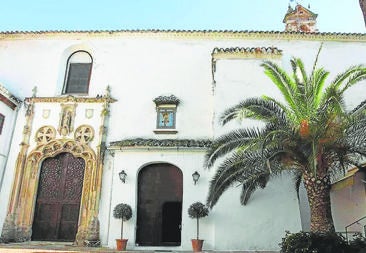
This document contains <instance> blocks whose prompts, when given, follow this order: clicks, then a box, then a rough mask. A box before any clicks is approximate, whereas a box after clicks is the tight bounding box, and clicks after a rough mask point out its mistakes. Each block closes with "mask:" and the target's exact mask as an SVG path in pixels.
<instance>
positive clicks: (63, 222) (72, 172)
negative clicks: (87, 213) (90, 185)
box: [32, 153, 85, 242]
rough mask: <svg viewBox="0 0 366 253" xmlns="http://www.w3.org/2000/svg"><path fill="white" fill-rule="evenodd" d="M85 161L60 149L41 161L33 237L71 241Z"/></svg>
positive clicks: (73, 234) (74, 231)
mask: <svg viewBox="0 0 366 253" xmlns="http://www.w3.org/2000/svg"><path fill="white" fill-rule="evenodd" d="M84 170H85V161H84V159H83V158H80V157H74V156H73V155H72V154H71V153H61V154H58V155H56V156H55V157H50V158H47V159H45V160H44V161H43V163H42V167H41V172H40V176H39V185H38V191H37V200H36V206H35V212H34V220H33V226H32V231H33V233H32V240H37V241H70V242H72V241H74V240H75V236H76V233H77V229H78V223H79V210H80V201H81V196H82V189H83V180H84Z"/></svg>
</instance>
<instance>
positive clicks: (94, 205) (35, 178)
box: [1, 89, 115, 245]
mask: <svg viewBox="0 0 366 253" xmlns="http://www.w3.org/2000/svg"><path fill="white" fill-rule="evenodd" d="M109 94H110V93H109V89H107V94H106V95H105V96H103V97H98V98H74V97H72V96H68V97H66V98H65V97H60V98H39V97H32V98H28V99H26V105H27V108H26V124H25V126H24V131H23V140H22V143H21V144H20V152H19V154H18V158H17V161H16V168H15V169H16V170H15V177H14V184H13V189H12V193H11V196H10V203H9V207H8V214H7V217H6V220H5V223H4V227H3V230H2V235H1V240H2V241H5V242H11V241H15V242H22V241H29V240H31V236H32V223H33V218H34V209H35V204H36V199H37V187H38V183H39V174H40V169H41V164H42V162H43V161H44V160H45V159H46V158H48V157H54V156H56V155H58V154H60V153H63V152H69V153H71V154H72V155H73V156H74V157H81V158H82V159H83V160H84V161H85V173H84V182H83V188H82V197H81V203H80V212H79V224H78V229H77V234H76V238H75V243H76V244H77V245H85V244H88V245H90V243H91V242H92V244H93V245H98V242H99V221H98V212H99V200H100V191H101V182H102V171H103V159H104V151H105V130H106V121H107V117H108V115H109V104H110V103H112V102H114V101H115V100H114V99H112V98H111V97H110V95H109ZM42 102H55V103H60V102H62V103H65V102H66V104H61V108H62V110H61V115H60V120H59V125H58V133H59V135H60V137H59V138H57V137H56V130H55V128H54V127H53V126H51V125H47V126H42V127H40V128H39V129H38V130H37V131H35V133H34V138H35V139H34V140H35V142H36V147H35V148H34V149H33V150H31V151H30V152H28V149H29V143H30V137H31V135H32V132H31V131H30V129H32V124H33V118H34V104H35V103H42ZM68 102H69V103H68ZM78 103H101V104H102V106H101V114H100V115H101V116H100V120H101V122H100V131H99V136H98V138H97V145H96V148H95V150H94V149H93V148H92V147H91V146H90V142H91V141H92V140H93V139H94V137H95V136H94V132H95V131H94V129H93V127H92V126H89V125H80V126H78V127H77V128H76V130H75V132H73V130H74V126H73V125H74V118H75V117H76V112H75V108H76V106H77V104H78ZM72 132H73V133H74V134H73V138H66V137H67V136H69V135H70V134H71V133H72Z"/></svg>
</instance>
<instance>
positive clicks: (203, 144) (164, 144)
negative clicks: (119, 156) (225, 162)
mask: <svg viewBox="0 0 366 253" xmlns="http://www.w3.org/2000/svg"><path fill="white" fill-rule="evenodd" d="M211 144H212V141H211V140H207V139H206V140H202V139H200V140H198V139H144V138H135V139H124V140H120V141H113V142H111V143H110V144H109V146H108V149H109V150H121V149H141V148H143V149H146V148H155V149H172V148H173V149H180V148H183V149H207V148H208V147H210V146H211Z"/></svg>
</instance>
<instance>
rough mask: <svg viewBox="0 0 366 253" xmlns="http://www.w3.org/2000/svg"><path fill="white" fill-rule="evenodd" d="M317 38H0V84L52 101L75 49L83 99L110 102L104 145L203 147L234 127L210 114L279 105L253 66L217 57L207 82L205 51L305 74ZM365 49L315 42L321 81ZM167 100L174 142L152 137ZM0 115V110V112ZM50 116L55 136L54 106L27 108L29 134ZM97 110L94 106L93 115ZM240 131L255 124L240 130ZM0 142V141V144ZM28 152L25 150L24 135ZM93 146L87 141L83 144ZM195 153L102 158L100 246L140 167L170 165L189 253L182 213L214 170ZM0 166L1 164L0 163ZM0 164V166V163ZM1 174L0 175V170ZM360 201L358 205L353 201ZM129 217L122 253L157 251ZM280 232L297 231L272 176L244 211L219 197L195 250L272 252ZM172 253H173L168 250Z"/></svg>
mask: <svg viewBox="0 0 366 253" xmlns="http://www.w3.org/2000/svg"><path fill="white" fill-rule="evenodd" d="M320 44H321V39H319V40H313V41H312V40H291V39H266V38H264V37H263V38H260V39H259V38H256V39H253V38H250V39H245V38H241V39H226V38H225V36H222V37H220V38H215V39H209V38H199V39H198V38H196V39H194V38H189V39H187V38H171V37H167V38H161V37H154V36H153V35H152V36H138V35H135V36H134V35H131V36H128V35H125V36H113V35H111V36H100V37H98V36H91V37H85V36H81V37H80V38H77V36H76V38H75V36H70V38H69V37H68V36H67V35H64V36H57V35H55V36H54V37H52V38H49V37H42V35H40V36H39V37H36V38H34V37H33V38H26V37H25V38H18V39H6V38H2V39H1V40H0V69H1V72H0V82H1V83H3V84H4V85H6V87H7V88H8V89H9V90H10V91H11V92H12V93H13V94H15V95H16V96H18V97H21V98H24V97H30V96H32V91H31V90H32V88H33V87H34V86H37V87H38V89H37V90H38V92H37V96H40V97H53V96H60V94H61V91H62V87H63V82H64V76H65V66H66V60H67V57H68V56H69V55H70V54H71V53H72V52H74V51H76V50H86V51H88V52H89V53H90V54H91V55H92V57H93V60H94V63H93V69H92V76H91V82H90V89H89V96H90V97H95V96H97V95H98V94H104V93H105V89H106V87H107V86H108V85H109V86H110V87H111V95H112V97H113V98H115V99H117V102H115V103H113V104H111V107H110V119H109V126H108V134H107V144H108V143H109V142H111V141H118V140H121V139H130V138H137V137H143V138H155V139H164V138H174V139H184V138H187V139H211V138H213V137H217V136H219V135H220V134H222V133H225V132H226V131H228V130H229V129H233V128H235V127H240V123H239V122H232V123H231V124H228V125H227V126H225V127H222V126H221V125H220V124H219V122H218V117H219V116H220V114H221V113H222V112H223V111H224V110H225V109H226V108H228V107H230V106H232V105H235V104H236V103H238V102H239V101H240V100H242V99H244V98H248V97H252V96H261V95H263V94H267V95H271V96H274V97H277V98H278V99H280V98H279V93H278V92H277V91H276V90H275V89H274V86H273V85H272V84H271V82H270V80H269V79H268V78H267V77H266V76H264V74H263V70H262V68H261V67H260V66H259V65H260V63H261V62H262V59H235V60H233V59H220V60H218V61H217V63H216V72H215V73H214V78H215V80H216V83H213V76H212V69H211V67H212V65H211V53H212V51H213V49H214V48H215V47H220V48H231V47H270V46H273V47H277V48H278V49H280V50H283V55H282V57H280V58H279V59H276V60H275V61H276V62H277V63H279V64H280V65H282V66H284V67H285V68H286V69H288V70H290V65H289V59H290V58H291V57H292V56H296V57H300V58H302V59H303V60H304V62H305V64H306V66H307V67H308V69H309V71H310V68H311V66H312V63H313V61H314V58H315V55H316V53H317V50H318V48H319V46H320ZM365 59H366V43H365V42H356V41H354V42H353V41H343V42H337V41H325V42H324V44H323V49H322V51H321V54H320V57H319V62H318V64H319V66H324V67H325V68H326V69H328V70H330V71H331V75H330V79H332V78H334V76H335V74H336V73H338V72H340V71H342V70H344V69H345V68H346V67H348V66H350V65H355V64H358V63H365ZM364 86H365V82H363V84H362V85H359V86H358V87H356V88H354V89H352V90H351V91H350V92H349V93H348V94H347V100H346V103H347V106H348V107H349V108H352V107H354V106H356V105H357V104H359V103H360V102H361V101H363V100H364V99H365V98H366V96H365V93H364V92H363V91H364ZM170 94H174V95H175V96H176V97H178V98H179V99H180V101H181V103H180V104H179V105H178V108H177V125H176V126H177V130H178V133H177V134H176V135H164V134H159V135H157V134H155V133H154V132H153V130H154V129H155V127H156V111H155V104H154V103H153V101H152V100H153V99H154V98H156V97H158V96H160V95H170ZM0 109H1V108H0ZM43 109H51V110H52V112H53V113H52V114H51V115H52V116H51V118H50V119H48V121H47V124H52V125H54V126H55V128H57V124H58V116H59V111H58V110H60V107H59V106H58V105H50V104H47V103H44V104H39V105H38V104H37V106H36V114H35V120H34V124H33V128H32V132H33V133H35V131H36V130H37V129H38V128H39V127H41V126H42V125H44V124H46V122H45V121H44V120H43V119H42V117H41V115H42V113H41V112H42V110H43ZM84 109H85V107H83V106H82V105H80V106H78V107H77V115H78V116H77V118H76V123H75V126H77V125H80V124H90V125H92V126H93V127H94V129H95V130H96V131H97V130H98V127H99V124H100V118H99V115H98V117H94V118H93V120H90V121H88V119H86V118H85V117H84ZM99 111H100V107H97V108H95V112H96V113H97V112H99ZM24 115H25V112H24V109H22V110H20V112H19V117H18V120H17V123H16V126H15V132H16V134H15V135H14V138H13V140H11V142H12V145H11V152H10V156H9V162H8V164H7V168H6V172H5V177H4V183H3V187H2V190H1V193H0V198H1V203H2V205H1V209H0V227H1V226H2V223H3V221H4V218H5V216H6V206H7V203H8V200H9V195H10V191H11V186H12V180H13V176H14V166H15V160H16V156H17V154H18V152H19V144H20V142H21V133H22V128H23V126H24V124H25V122H24ZM244 124H245V125H246V126H254V125H256V124H257V123H254V122H244ZM0 138H1V136H0ZM31 139H32V142H31V147H30V149H31V148H33V147H34V146H35V142H34V136H32V137H31ZM91 145H92V146H93V147H95V145H96V144H95V143H92V144H91ZM0 146H2V145H0ZM203 157H204V151H202V150H201V151H194V152H193V151H190V150H179V151H171V150H163V149H160V150H145V151H143V150H134V149H131V150H128V151H123V152H122V151H116V152H115V156H114V157H112V156H110V154H108V155H107V158H106V161H105V168H104V174H103V182H102V198H101V205H100V214H99V219H100V231H101V234H100V236H101V240H102V244H103V245H107V246H108V247H114V239H115V238H116V237H117V235H118V231H119V226H120V222H119V221H116V220H115V219H113V217H112V214H111V212H112V209H113V207H114V206H115V205H116V203H119V202H122V201H123V202H126V203H129V204H130V205H131V206H132V207H133V210H136V196H137V186H136V182H137V175H138V171H139V170H140V169H141V168H142V167H143V166H145V165H147V164H151V163H157V162H167V163H171V164H174V165H175V166H177V167H178V168H180V169H181V170H182V172H183V178H184V179H183V182H184V183H183V188H184V193H183V211H182V214H183V215H182V217H183V218H182V226H183V227H182V245H181V246H180V247H177V248H178V249H179V250H189V249H190V247H191V246H190V239H191V238H192V237H193V236H194V233H195V223H194V221H193V220H191V219H189V218H188V215H187V208H188V206H189V205H190V204H191V203H193V202H194V201H202V202H204V201H205V199H206V196H207V190H208V183H209V180H210V178H211V176H212V175H213V173H214V169H212V170H205V169H204V168H203ZM0 161H1V160H0ZM0 165H1V163H0ZM0 168H1V167H0ZM121 169H124V170H126V171H127V173H128V177H127V182H126V184H122V183H121V182H120V181H119V180H118V177H117V174H118V172H119V171H120V170H121ZM196 170H197V171H199V173H200V174H201V178H200V180H199V183H198V184H197V185H196V186H194V185H193V182H192V177H191V175H192V173H193V172H194V171H196ZM363 201H364V199H363ZM135 225H136V215H134V216H133V218H132V220H130V221H128V222H126V235H127V237H128V238H129V244H128V248H130V249H162V248H163V247H150V248H145V247H137V246H135V243H134V239H135ZM285 230H290V231H292V232H296V231H299V230H301V220H300V211H299V205H298V201H297V197H296V193H295V190H294V186H293V183H292V181H291V180H290V179H289V178H288V177H287V176H283V177H279V178H276V179H274V180H273V181H271V182H270V183H269V184H268V186H267V188H266V189H264V190H259V191H257V192H256V193H255V194H254V195H253V198H252V199H251V201H250V202H249V203H248V205H247V206H245V207H243V206H240V204H239V188H236V187H233V188H232V189H230V190H229V191H227V192H226V193H225V194H224V195H223V197H222V199H221V200H220V201H219V203H218V204H217V206H215V207H214V208H213V210H212V212H211V214H210V216H209V217H207V218H204V219H202V220H201V236H202V238H204V239H205V247H204V248H205V249H215V250H272V249H278V243H279V242H280V238H281V237H282V236H283V235H284V231H285ZM174 249H175V248H174Z"/></svg>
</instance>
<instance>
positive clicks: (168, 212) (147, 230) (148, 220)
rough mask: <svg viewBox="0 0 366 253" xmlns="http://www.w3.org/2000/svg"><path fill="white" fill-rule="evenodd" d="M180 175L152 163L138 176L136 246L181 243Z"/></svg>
mask: <svg viewBox="0 0 366 253" xmlns="http://www.w3.org/2000/svg"><path fill="white" fill-rule="evenodd" d="M182 195H183V175H182V172H181V171H180V169H178V168H177V167H175V166H173V165H171V164H153V165H149V166H146V167H145V168H143V169H141V171H140V173H139V177H138V206H137V231H136V243H137V244H138V245H141V246H178V245H180V244H181V222H182Z"/></svg>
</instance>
